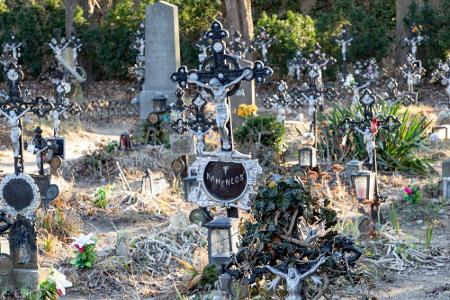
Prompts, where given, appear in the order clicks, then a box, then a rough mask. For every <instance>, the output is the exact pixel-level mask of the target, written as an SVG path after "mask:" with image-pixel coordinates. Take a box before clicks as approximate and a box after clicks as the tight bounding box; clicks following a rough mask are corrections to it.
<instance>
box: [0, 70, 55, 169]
mask: <svg viewBox="0 0 450 300" xmlns="http://www.w3.org/2000/svg"><path fill="white" fill-rule="evenodd" d="M4 77H5V78H6V80H7V86H8V92H7V93H6V92H4V91H0V113H1V114H2V115H3V116H4V117H5V118H6V119H7V120H8V124H9V126H10V128H11V142H12V145H13V150H14V170H15V173H16V174H19V173H23V165H24V163H23V138H22V120H21V119H22V117H23V116H24V115H25V114H26V113H28V112H32V113H33V114H35V115H37V116H38V117H44V116H45V115H47V114H48V113H49V112H50V111H51V110H52V109H53V105H52V103H51V102H50V101H49V100H48V99H46V98H44V97H37V98H34V99H30V98H26V97H24V96H23V95H22V89H21V87H22V82H21V81H22V78H23V72H22V70H21V67H20V66H19V65H16V64H15V63H14V62H10V63H9V65H8V68H7V69H6V70H5V75H4ZM25 96H26V95H25Z"/></svg>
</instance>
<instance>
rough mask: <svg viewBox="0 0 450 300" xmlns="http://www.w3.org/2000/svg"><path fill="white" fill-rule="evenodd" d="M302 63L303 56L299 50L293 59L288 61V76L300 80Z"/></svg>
mask: <svg viewBox="0 0 450 300" xmlns="http://www.w3.org/2000/svg"><path fill="white" fill-rule="evenodd" d="M303 63H304V60H303V54H302V52H301V51H300V50H297V52H295V56H294V58H293V59H291V60H289V61H288V70H289V74H288V75H289V76H292V77H294V76H295V77H296V79H297V80H300V79H301V77H302V69H303V68H304V66H303Z"/></svg>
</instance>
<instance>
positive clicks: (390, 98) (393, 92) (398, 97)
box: [383, 78, 415, 106]
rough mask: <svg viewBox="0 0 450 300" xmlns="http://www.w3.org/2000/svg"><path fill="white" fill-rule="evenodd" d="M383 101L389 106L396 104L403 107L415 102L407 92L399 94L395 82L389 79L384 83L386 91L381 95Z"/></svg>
mask: <svg viewBox="0 0 450 300" xmlns="http://www.w3.org/2000/svg"><path fill="white" fill-rule="evenodd" d="M383 98H384V100H385V101H386V102H387V104H388V105H389V106H392V105H394V104H396V103H402V104H403V105H411V104H413V103H414V102H415V97H414V96H412V95H411V94H409V93H407V92H400V91H399V90H398V83H397V80H395V79H394V78H389V79H388V80H387V82H386V91H385V92H384V95H383Z"/></svg>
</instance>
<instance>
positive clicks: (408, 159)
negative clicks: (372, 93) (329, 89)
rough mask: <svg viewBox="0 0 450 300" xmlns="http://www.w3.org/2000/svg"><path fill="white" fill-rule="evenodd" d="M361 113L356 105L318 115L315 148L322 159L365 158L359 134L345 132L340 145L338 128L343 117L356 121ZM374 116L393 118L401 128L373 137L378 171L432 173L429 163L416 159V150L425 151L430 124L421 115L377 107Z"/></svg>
mask: <svg viewBox="0 0 450 300" xmlns="http://www.w3.org/2000/svg"><path fill="white" fill-rule="evenodd" d="M358 113H360V114H363V108H362V107H361V106H360V105H358V106H345V105H341V104H340V105H335V106H334V107H333V108H332V109H331V110H330V111H329V112H326V113H325V114H323V115H321V116H320V122H321V123H320V125H321V126H320V127H319V128H321V130H322V131H321V134H320V141H319V148H321V150H322V151H323V153H324V155H325V156H326V157H329V158H330V159H332V160H335V161H339V160H343V161H346V160H349V159H351V158H354V157H356V158H358V159H360V160H364V159H365V158H366V157H367V153H366V149H365V144H364V142H363V137H362V135H361V134H360V133H358V132H355V133H353V134H352V133H348V137H349V141H347V144H346V145H345V146H342V141H343V138H344V136H345V135H346V133H345V132H344V131H343V130H341V129H340V124H341V122H342V120H344V119H345V118H346V117H351V118H353V119H357V117H356V116H357V114H358ZM375 115H383V116H388V115H394V116H396V117H398V119H399V120H400V122H401V126H400V127H399V128H398V129H396V130H395V131H394V132H385V131H384V130H383V129H381V130H380V132H379V134H378V135H377V140H376V144H377V163H378V168H379V169H382V170H388V171H402V172H406V173H412V174H426V173H428V172H430V171H431V170H432V168H431V165H430V160H429V159H427V158H425V157H422V156H420V153H419V151H422V150H425V149H427V141H428V133H427V131H428V129H429V127H430V125H431V121H430V120H428V119H427V118H426V117H425V116H421V115H418V114H413V113H410V112H409V111H408V110H407V109H406V110H404V111H402V110H401V106H400V105H393V106H388V105H384V104H383V105H379V106H377V107H376V109H375Z"/></svg>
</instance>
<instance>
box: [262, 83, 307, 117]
mask: <svg viewBox="0 0 450 300" xmlns="http://www.w3.org/2000/svg"><path fill="white" fill-rule="evenodd" d="M262 105H263V106H264V108H266V109H271V108H273V107H275V108H276V110H277V121H278V122H280V123H284V121H285V120H286V108H288V107H289V108H292V109H298V108H299V107H301V106H302V103H301V101H300V97H298V95H296V94H292V95H291V94H290V93H289V92H288V86H287V84H286V82H284V81H283V80H281V81H280V82H279V83H278V86H277V94H275V95H273V96H272V97H267V98H266V99H264V101H263V103H262Z"/></svg>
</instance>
